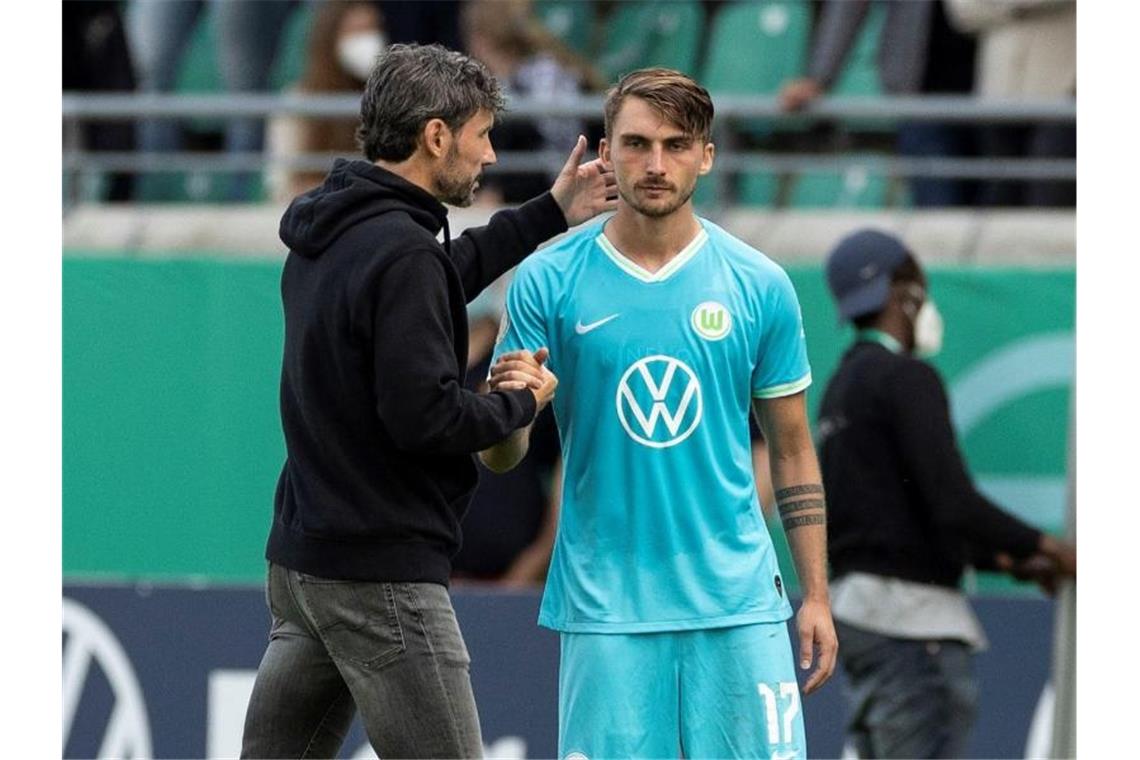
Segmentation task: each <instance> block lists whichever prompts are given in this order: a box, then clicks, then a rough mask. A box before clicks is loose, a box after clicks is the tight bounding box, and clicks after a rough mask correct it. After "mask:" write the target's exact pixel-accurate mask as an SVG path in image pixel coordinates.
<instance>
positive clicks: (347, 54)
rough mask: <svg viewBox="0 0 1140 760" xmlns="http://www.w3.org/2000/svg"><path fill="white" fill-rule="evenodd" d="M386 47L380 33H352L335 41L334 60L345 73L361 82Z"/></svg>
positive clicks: (386, 42)
mask: <svg viewBox="0 0 1140 760" xmlns="http://www.w3.org/2000/svg"><path fill="white" fill-rule="evenodd" d="M387 47H388V41H387V40H386V39H385V37H384V35H383V34H381V33H380V32H353V33H352V34H350V35H348V36H347V37H341V38H340V39H339V40H337V43H336V58H337V61H338V62H339V63H340V65H341V66H342V67H343V68H344V70H345V71H347V72H348V73H349V74H352V75H353V76H354V77H356V78H357V79H359V80H360V81H362V82H363V81H365V80H367V79H368V75H369V74H371V73H372V67H373V66H374V65H376V59H377V58H378V57H380V55H382V54H383V53H384V50H385V49H386V48H387Z"/></svg>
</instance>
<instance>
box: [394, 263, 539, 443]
mask: <svg viewBox="0 0 1140 760" xmlns="http://www.w3.org/2000/svg"><path fill="white" fill-rule="evenodd" d="M374 292H375V301H374V309H373V312H372V315H373V316H372V322H373V336H374V337H373V357H374V358H373V371H374V373H375V391H376V413H377V415H379V418H380V422H381V423H382V424H383V425H384V427H385V429H386V430H387V431H388V434H389V435H390V436H391V437H392V440H393V441H394V442H395V444H396V446H398V447H399V448H401V449H404V450H405V451H412V452H418V453H439V454H464V453H474V452H476V451H481V450H483V449H486V448H488V447H490V446H493V445H494V444H496V443H499V442H500V441H501V440H503V439H504V438H506V437H507V436H508V435H509V434H510V433H511V432H512V431H514V430H515V429H517V428H520V427H523V426H524V425H526V424H528V423H529V422H530V421H531V420H532V419H533V418H534V414H535V398H534V394H533V393H531V392H530V391H529V390H519V391H502V392H495V393H472V392H471V391H468V390H466V389H464V388H463V386H462V384H461V383H460V379H459V367H458V364H457V362H456V358H455V347H454V346H455V344H454V339H455V328H454V325H453V324H452V321H451V315H450V311H449V309H448V301H447V274H446V272H445V271H444V265H443V262H442V261H440V260H439V258H438V254H436V253H432V252H428V251H411V252H408V253H405V254H404V255H402V256H400V257H399V258H397V259H396V260H395V261H393V262H392V263H390V264H389V265H388V266H387V267H386V268H385V269H384V271H383V273H382V274H381V275H380V277H379V279H378V281H377V284H376V287H375V291H374Z"/></svg>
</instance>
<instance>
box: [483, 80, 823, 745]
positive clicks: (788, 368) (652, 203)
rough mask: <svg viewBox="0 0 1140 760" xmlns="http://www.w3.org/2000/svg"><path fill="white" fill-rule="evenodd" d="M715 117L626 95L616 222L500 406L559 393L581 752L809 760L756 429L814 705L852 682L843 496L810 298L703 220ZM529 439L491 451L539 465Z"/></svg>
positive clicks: (537, 269) (554, 268)
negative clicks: (817, 417)
mask: <svg viewBox="0 0 1140 760" xmlns="http://www.w3.org/2000/svg"><path fill="white" fill-rule="evenodd" d="M712 117H713V106H712V101H711V99H710V98H709V95H708V93H707V92H706V91H705V90H704V88H702V87H700V86H699V85H698V84H697V83H696V82H694V81H693V80H692V79H690V78H688V77H686V76H684V75H683V74H680V73H678V72H676V71H671V70H667V69H647V70H641V71H637V72H634V73H632V74H629V75H627V76H626V77H624V78H623V79H622V80H621V81H620V82H619V83H618V84H617V85H616V86H615V87H614V88H613V89H612V90H611V91H610V92H609V94H608V96H607V99H606V105H605V127H606V136H605V139H604V140H603V141H602V142H601V145H600V154H601V158H602V161H603V164H604V165H605V166H606V167H607V168H610V167H612V168H613V171H614V173H615V176H616V179H617V184H618V193H619V201H618V208H617V213H616V214H615V215H614V216H613V217H611V218H610V219H608V220H606V221H605V222H604V223H599V224H595V225H592V226H590V227H588V228H585V229H582V230H581V231H579V232H577V233H575V234H572V235H569V236H567V237H566V238H565V239H563V240H562V241H560V242H558V243H556V244H555V245H552V246H551V247H550V248H547V249H546V250H545V251H541V252H539V253H538V254H535V255H534V256H532V257H531V258H530V259H528V260H527V261H525V262H524V263H523V264H522V265H521V266H520V267H519V269H518V272H517V274H516V276H515V279H514V282H513V283H512V285H511V288H510V292H509V294H508V297H507V311H506V315H505V316H504V324H503V328H502V331H501V338H500V343H499V345H498V347H497V349H496V359H497V361H496V364H495V365H494V367H493V369H492V375H491V378H492V385H493V387H500V388H504V389H506V388H511V387H521V385H522V384H524V383H528V382H531V383H537V382H538V381H539V379H540V376H541V374H542V371H543V370H544V369H545V368H544V367H540V366H539V365H540V364H542V363H543V362H545V365H546V366H548V367H549V368H550V369H551V370H552V371H553V372H554V373H555V374H556V375H557V376H558V377H559V378H560V391H559V392H558V394H557V395H556V397H555V399H554V401H553V404H554V409H555V415H556V418H557V421H558V427H559V431H560V433H561V437H562V446H563V454H564V458H565V477H564V483H563V502H562V504H563V513H562V518H561V523H560V526H559V531H558V538H557V542H556V545H555V549H554V556H553V559H552V561H551V568H550V573H549V576H548V579H547V585H546V592H545V595H544V597H543V601H542V609H541V612H540V615H539V623H540V624H541V625H544V626H547V627H550V628H553V629H555V630H558V631H560V632H561V634H562V639H561V673H560V684H559V686H560V688H559V692H560V693H559V724H560V727H559V754H560V756H562V757H564V758H567V757H574V758H581V757H583V756H584V757H586V758H601V757H677V756H678V753H681V754H683V756H685V757H772V758H784V759H785V760H787V759H788V758H803V757H806V747H805V741H804V731H803V720H802V713H801V710H800V701H799V700H800V688H799V686H798V684H797V680H796V669H795V662H794V661H793V652H792V647H791V644H790V642H789V640H788V635H787V627H786V622H785V621H786V620H787V619H788V618H789V617H791V614H792V608H791V606H790V605H789V603H788V599H787V590H786V588H785V583H784V581H783V580H782V579H781V578H780V573H779V568H778V566H777V563H776V554H775V551H774V550H773V547H772V543H771V540H770V538H769V536H768V533H767V529H766V527H765V525H764V521H763V519H762V517H761V512H760V505H759V502H758V499H757V496H756V489H755V485H754V479H753V473H752V466H751V462H752V460H751V456H750V448H749V431H748V414H749V412H750V409H751V408H754V409H755V411H756V413H757V415H758V418H759V420H760V423H761V426H762V428H763V430H764V435H765V438H766V439H767V441H768V445H769V447H770V451H771V476H772V480H773V484H774V487H775V491H776V500H777V506H778V508H779V510H780V513H781V516H782V519H783V524H784V529H785V530H786V531H787V534H788V539H789V544H790V546H791V549H792V552H793V556H794V559H795V562H796V569H797V571H798V575H799V578H800V583H801V585H802V588H803V594H804V598H803V604H802V606H801V607H800V610H799V614H798V616H797V620H796V625H797V630H798V634H799V642H798V659H799V663H800V666H801V668H803V669H805V670H806V669H809V668H810V667H811V665H812V663H813V661H815V660H816V657H818V661H817V666H816V669H815V671H814V672H813V673H812V674H811V675H810V677H809V678H808V679H807V681H806V683H805V686H804V689H803V691H804V693H808V692H811V691H813V690H814V689H816V688H818V687H819V686H820V685H821V684H822V683H823V682H824V681H826V680H827V678H828V677H829V676H830V675H831V672H832V669H833V668H834V664H835V656H836V637H835V631H834V628H833V625H832V621H831V614H830V609H829V603H828V596H827V579H826V571H825V566H826V562H825V528H824V512H825V509H824V497H823V488H822V487H821V485H820V475H819V468H818V465H817V462H816V457H815V452H814V450H813V447H812V442H811V438H810V434H809V429H808V424H807V416H806V410H805V403H804V392H805V389H806V388H807V387H808V385H809V384H810V382H811V373H810V370H809V367H808V363H807V353H806V349H805V346H804V334H803V329H802V324H801V317H800V310H799V305H798V301H797V299H796V294H795V292H794V290H793V289H792V285H791V282H790V281H789V279H788V277H787V275H786V274H785V273H784V272H783V270H781V269H780V268H779V267H778V266H777V265H776V264H774V263H773V262H772V261H771V260H769V259H768V258H766V257H765V256H764V255H763V254H761V253H760V252H758V251H756V250H754V249H753V248H751V247H749V246H748V245H746V244H745V243H743V242H741V241H739V240H737V239H736V238H734V237H732V236H731V235H729V234H728V233H727V232H725V231H724V230H722V229H721V228H719V227H717V226H716V225H715V224H712V223H711V222H709V221H707V220H704V219H701V218H699V217H697V216H696V215H695V214H694V213H693V208H692V204H691V201H690V198H691V196H692V193H693V190H694V188H695V187H696V183H697V179H698V177H699V176H701V175H703V174H706V173H708V171H709V169H710V168H711V166H712V162H713V152H714V149H713V145H712V143H711V142H710V141H709V138H710V131H711V126H712ZM527 435H528V433H527V430H526V429H525V428H524V429H521V430H519V431H516V433H514V434H512V435H511V436H510V437H509V438H508V439H507V440H506V441H504V442H502V443H500V444H498V445H497V446H494V447H492V448H490V449H488V450H486V451H484V452H483V454H482V457H483V460H484V462H485V463H486V464H487V465H488V466H490V467H492V468H493V469H497V470H503V469H508V468H510V467H512V466H513V465H514V464H516V463H517V462H518V461H519V460H520V459H521V458H522V456H524V455H525V453H526V447H527Z"/></svg>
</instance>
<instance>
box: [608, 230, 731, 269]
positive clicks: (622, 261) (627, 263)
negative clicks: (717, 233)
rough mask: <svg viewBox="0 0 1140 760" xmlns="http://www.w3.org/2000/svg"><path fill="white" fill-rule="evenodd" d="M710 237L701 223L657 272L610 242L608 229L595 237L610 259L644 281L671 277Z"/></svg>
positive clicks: (620, 267)
mask: <svg viewBox="0 0 1140 760" xmlns="http://www.w3.org/2000/svg"><path fill="white" fill-rule="evenodd" d="M708 239H709V233H708V232H706V231H705V228H704V225H701V229H700V230H699V231H698V232H697V235H696V237H694V238H693V239H692V240H691V241H690V242H689V244H688V245H686V246H685V247H684V248H682V249H681V251H680V252H679V253H678V254H677V255H676V256H674V257H673V258H672V259H671V260H670V261H669V263H668V264H666V265H665V266H663V267H661V268H660V269H658V270H657V271H656V272H650V271H649V270H648V269H645V268H644V267H642V266H640V265H638V264H636V263H634V262H633V260H632V259H630V258H628V257H627V256H626V255H625V254H624V253H622V252H621V251H619V250H618V249H617V248H616V247H615V246H614V244H613V243H611V242H610V239H609V238H608V237H606V231H605V230H604V229H603V230H602V231H601V232H599V233H598V237H596V238H595V240H596V241H597V243H598V247H599V248H601V249H602V252H603V253H605V254H606V256H608V257H609V258H610V261H612V262H613V263H614V264H616V265H617V267H618V268H619V269H621V270H622V271H623V272H625V273H626V274H628V275H630V276H631V277H636V278H637V279H639V280H641V281H642V282H663V281H665V280H667V279H669V278H670V277H672V276H673V275H674V274H676V273H677V272H679V271H680V270H681V268H682V267H683V266H685V264H688V263H689V261H691V260H692V258H693V257H694V256H696V255H697V252H698V251H700V250H701V246H703V245H704V244H705V241H707V240H708Z"/></svg>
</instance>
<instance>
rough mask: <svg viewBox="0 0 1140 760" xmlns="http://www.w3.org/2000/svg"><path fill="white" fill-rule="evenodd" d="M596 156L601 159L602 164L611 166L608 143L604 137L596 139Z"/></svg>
mask: <svg viewBox="0 0 1140 760" xmlns="http://www.w3.org/2000/svg"><path fill="white" fill-rule="evenodd" d="M598 158H600V159H601V160H602V164H604V165H605V167H606V168H607V169H612V168H613V162H612V161H611V160H610V143H609V141H608V140H607V139H606V138H604V137H603V138H602V139H601V140H598Z"/></svg>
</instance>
